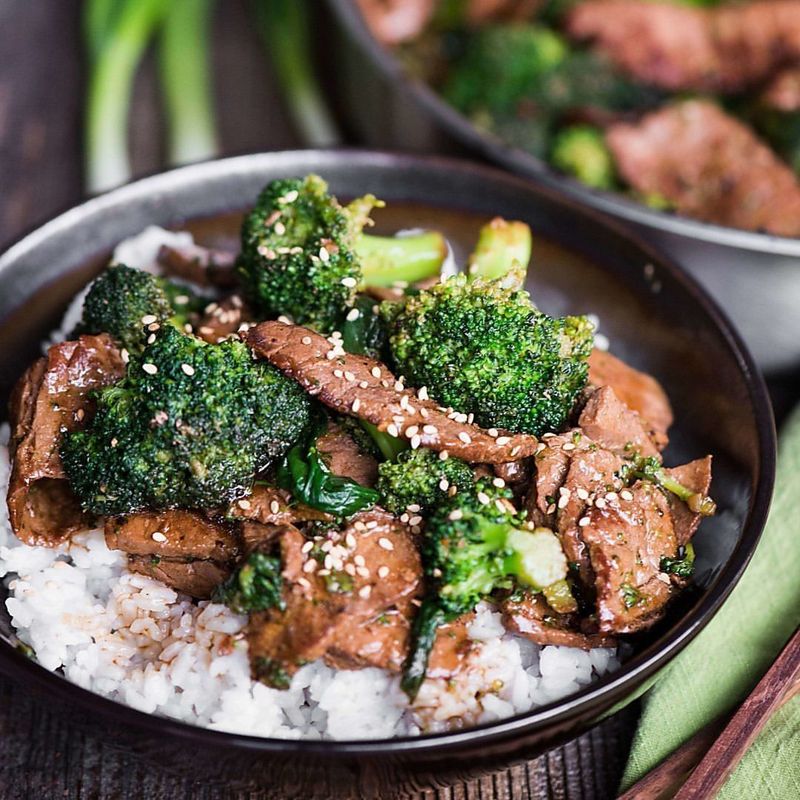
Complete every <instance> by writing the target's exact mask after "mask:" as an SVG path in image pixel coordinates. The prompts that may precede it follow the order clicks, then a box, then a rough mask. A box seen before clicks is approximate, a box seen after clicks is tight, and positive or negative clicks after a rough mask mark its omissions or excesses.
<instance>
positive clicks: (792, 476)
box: [622, 409, 800, 800]
mask: <svg viewBox="0 0 800 800" xmlns="http://www.w3.org/2000/svg"><path fill="white" fill-rule="evenodd" d="M778 451H779V452H778V474H777V482H776V485H775V496H774V499H773V502H772V509H771V511H770V515H769V520H768V522H767V526H766V529H765V530H764V534H763V536H762V538H761V541H760V543H759V545H758V548H757V550H756V552H755V555H754V556H753V559H752V561H751V562H750V564H749V566H748V567H747V570H746V571H745V573H744V575H743V576H742V579H741V581H740V582H739V584H738V586H737V587H736V589H734V591H733V592H732V594H731V596H730V597H729V598H728V600H727V602H726V603H725V604H724V605H723V607H722V608H721V609H720V611H719V612H718V613H717V615H716V617H714V619H713V620H712V621H711V622H710V623H709V624H708V626H707V627H706V628H705V629H704V630H703V632H702V633H701V634H700V635H699V636H698V637H697V638H696V639H695V640H694V641H693V642H692V643H691V644H690V645H689V646H688V647H687V648H686V650H684V651H683V652H682V653H681V654H680V655H679V656H678V657H677V658H676V659H675V660H674V661H673V662H672V663H671V664H670V665H669V667H667V668H666V670H665V674H664V675H662V676H661V677H660V678H659V680H658V681H657V683H656V684H655V686H654V687H653V689H652V690H651V691H650V692H649V693H648V694H647V695H646V696H645V697H644V699H643V701H642V705H643V711H642V716H641V719H640V721H639V727H638V729H637V731H636V734H635V736H634V740H633V747H632V749H631V754H630V757H629V759H628V764H627V766H626V768H625V775H624V777H623V780H622V787H623V789H627V788H630V786H631V785H632V784H634V783H636V781H638V780H639V779H640V778H642V777H643V776H644V775H645V774H646V773H647V772H649V771H650V770H651V769H653V768H654V767H656V766H657V765H658V764H659V763H660V762H661V761H663V760H664V759H665V758H666V757H667V756H668V755H669V754H670V753H671V752H672V751H673V750H675V749H677V748H678V747H679V746H680V745H681V744H683V743H684V742H685V741H686V740H687V739H689V738H691V737H692V735H693V734H694V733H696V732H697V731H698V730H700V728H702V727H703V726H704V725H706V724H707V723H708V722H710V721H711V720H713V719H715V718H716V717H718V716H720V715H721V714H724V713H726V712H728V711H731V710H732V709H733V708H734V706H736V705H737V704H738V703H740V702H741V701H742V700H743V699H744V698H745V697H746V695H747V694H748V693H749V692H750V691H751V690H752V688H753V687H754V686H755V684H756V683H758V681H759V679H760V678H761V676H762V675H763V674H764V672H766V670H767V669H769V667H770V665H771V663H772V662H773V661H774V660H775V658H776V656H777V655H778V653H779V652H780V650H781V648H782V647H783V645H784V644H785V643H786V641H787V640H788V639H789V637H790V636H791V635H792V633H793V632H794V629H795V628H796V627H797V625H798V622H800V409H797V410H795V411H794V413H793V414H792V417H791V419H790V420H789V421H788V423H787V424H786V426H785V428H784V429H783V432H782V434H781V437H780V442H779V447H778ZM798 700H800V698H795V700H794V701H792V702H791V703H788V704H787V705H786V706H784V708H783V709H781V710H780V712H779V713H777V714H775V715H774V716H773V718H772V719H771V720H770V722H769V723H768V725H767V727H766V728H765V730H764V731H763V732H762V734H761V736H759V738H758V739H757V741H756V742H755V744H754V745H753V747H751V748H750V750H749V751H748V752H747V754H746V755H745V757H744V758H743V759H742V761H741V763H740V764H739V766H738V767H737V769H736V770H735V771H734V772H733V774H732V775H731V776H730V778H729V779H728V781H727V782H726V784H725V786H724V787H723V789H722V791H721V792H720V794H719V795H718V798H724V799H725V800H728V798H731V799H734V798H735V800H743V799H744V798H758V800H770V799H771V798H775V800H789V799H790V798H791V799H792V800H795V799H796V798H800V702H798Z"/></svg>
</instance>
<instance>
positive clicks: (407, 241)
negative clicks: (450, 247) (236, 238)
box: [239, 175, 445, 332]
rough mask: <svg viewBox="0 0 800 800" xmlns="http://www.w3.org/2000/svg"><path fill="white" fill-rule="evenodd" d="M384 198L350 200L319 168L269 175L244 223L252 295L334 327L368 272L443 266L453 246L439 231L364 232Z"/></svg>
mask: <svg viewBox="0 0 800 800" xmlns="http://www.w3.org/2000/svg"><path fill="white" fill-rule="evenodd" d="M380 205H382V203H381V202H380V201H378V200H376V199H375V198H374V197H373V196H372V195H367V196H365V197H362V198H360V199H358V200H356V201H354V202H353V203H351V204H350V205H348V206H342V205H340V203H339V202H338V200H337V199H336V198H335V197H333V196H332V195H330V194H329V193H328V186H327V184H326V183H325V181H324V180H322V178H320V177H318V176H316V175H309V176H307V177H306V178H303V179H290V180H278V181H272V182H271V183H269V184H268V185H267V187H266V188H265V189H264V191H263V192H262V193H261V195H260V196H259V198H258V201H257V202H256V206H255V208H254V209H253V211H252V212H251V213H250V214H249V215H248V216H247V217H246V218H245V220H244V223H243V225H242V251H241V255H240V258H239V274H240V277H241V280H242V284H243V286H244V289H245V292H246V294H247V295H248V297H249V299H250V300H251V302H252V303H253V304H254V305H255V306H256V308H258V310H259V311H260V312H262V313H263V314H265V315H270V316H277V315H280V314H285V315H287V316H289V317H291V318H292V319H293V320H294V321H295V322H297V323H300V324H304V325H309V326H312V327H314V328H316V329H318V330H320V331H322V332H330V331H332V330H334V329H336V328H337V327H338V326H339V325H340V323H341V322H342V320H343V319H344V317H345V316H346V314H347V312H348V311H349V309H350V308H351V307H352V305H353V301H354V299H355V296H356V290H357V289H358V287H359V286H361V285H362V283H364V281H365V280H366V279H367V278H369V281H370V282H378V283H382V282H384V283H389V284H391V283H392V282H393V281H396V280H403V281H407V280H420V279H421V278H423V277H429V276H430V275H435V274H437V273H438V271H439V268H440V266H441V263H442V261H443V259H444V252H445V248H444V244H443V239H442V237H441V236H440V235H439V234H431V235H428V234H422V235H420V236H417V237H414V236H411V237H403V238H396V239H395V238H391V237H368V236H366V235H365V234H363V233H362V231H363V228H364V227H365V226H366V225H368V224H370V219H369V214H370V212H371V210H372V209H373V208H374V207H376V206H380ZM432 237H433V238H435V239H437V241H438V242H439V245H440V246H439V247H438V249H437V248H436V247H432V243H431V238H432ZM362 250H363V252H362ZM409 276H410V277H409Z"/></svg>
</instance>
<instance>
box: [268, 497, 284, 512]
mask: <svg viewBox="0 0 800 800" xmlns="http://www.w3.org/2000/svg"><path fill="white" fill-rule="evenodd" d="M269 510H270V511H271V512H272V513H273V514H277V513H278V512H279V511H280V510H281V504H280V503H279V502H278V501H277V500H273V501H272V502H271V503H270V504H269Z"/></svg>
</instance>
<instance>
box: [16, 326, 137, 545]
mask: <svg viewBox="0 0 800 800" xmlns="http://www.w3.org/2000/svg"><path fill="white" fill-rule="evenodd" d="M124 373H125V365H124V364H123V362H122V358H121V356H120V353H119V351H118V350H117V348H116V346H115V345H114V343H113V342H112V341H111V339H110V338H109V337H108V336H106V335H105V334H101V335H99V336H81V337H80V338H78V339H77V340H75V341H71V342H62V343H60V344H56V345H53V346H52V347H51V348H50V349H49V350H48V352H47V355H46V356H45V357H44V358H41V359H39V360H38V361H37V362H35V363H34V364H33V365H32V366H31V367H30V368H29V369H28V370H27V371H26V372H25V374H24V375H23V376H22V377H21V378H20V380H19V382H18V383H17V386H16V387H15V389H14V392H13V394H12V397H11V403H10V408H9V412H10V421H11V454H12V459H13V465H12V470H11V481H10V484H9V490H8V510H9V517H10V519H11V526H12V528H13V529H14V533H15V534H16V535H17V537H18V538H19V539H21V540H22V541H23V542H25V543H26V544H30V545H44V546H55V545H58V544H59V543H61V542H62V541H64V540H65V539H67V538H69V536H70V535H71V534H72V533H74V532H75V531H77V530H80V529H81V528H82V527H85V525H86V524H87V523H88V522H89V520H87V519H86V518H85V517H84V515H83V514H82V513H81V510H80V507H79V505H78V502H77V500H76V499H75V498H74V497H73V495H72V493H71V492H70V490H69V486H68V485H67V481H66V480H65V476H64V470H63V468H62V465H61V457H60V455H59V447H60V441H61V437H62V435H63V433H64V432H65V431H71V430H75V429H76V428H78V427H80V426H81V425H82V424H84V423H85V421H86V420H87V419H88V418H89V417H90V416H91V414H92V413H93V410H94V408H93V405H92V402H91V399H90V397H89V393H90V392H91V391H92V390H93V389H98V388H100V387H102V386H108V385H109V384H112V383H116V382H117V381H118V380H119V379H120V378H121V377H122V376H123V375H124Z"/></svg>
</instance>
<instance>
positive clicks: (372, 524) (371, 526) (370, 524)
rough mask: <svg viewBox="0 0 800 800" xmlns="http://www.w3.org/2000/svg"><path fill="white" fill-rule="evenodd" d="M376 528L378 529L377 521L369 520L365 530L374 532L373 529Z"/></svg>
mask: <svg viewBox="0 0 800 800" xmlns="http://www.w3.org/2000/svg"><path fill="white" fill-rule="evenodd" d="M377 527H378V521H377V520H375V519H371V520H370V521H369V522H368V523H367V530H368V531H370V530H374V529H375V528H377Z"/></svg>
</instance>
